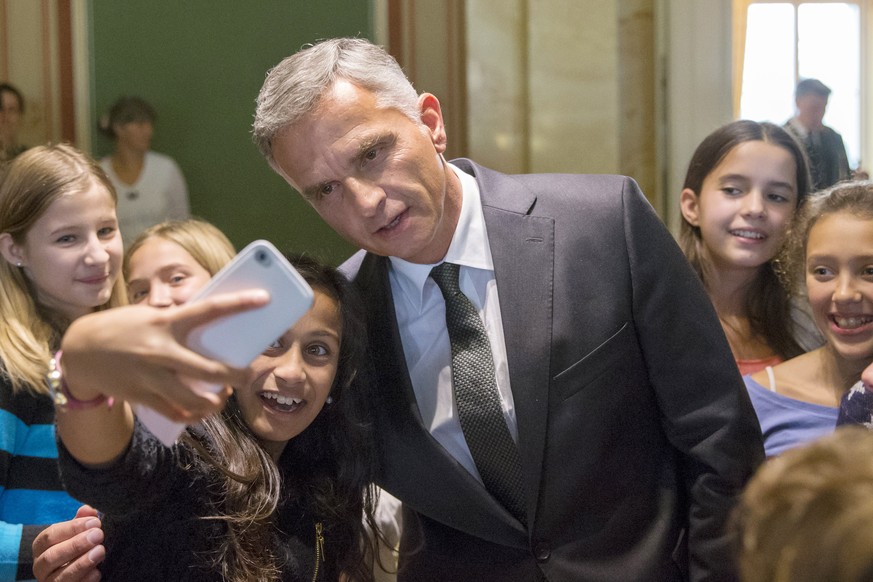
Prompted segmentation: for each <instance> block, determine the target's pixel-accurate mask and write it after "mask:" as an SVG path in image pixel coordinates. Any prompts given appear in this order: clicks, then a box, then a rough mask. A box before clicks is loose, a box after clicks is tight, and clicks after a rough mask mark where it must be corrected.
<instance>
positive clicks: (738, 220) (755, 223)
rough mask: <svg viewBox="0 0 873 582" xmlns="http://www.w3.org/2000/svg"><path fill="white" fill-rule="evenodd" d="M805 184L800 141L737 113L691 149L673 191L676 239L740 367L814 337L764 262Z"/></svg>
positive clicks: (772, 358) (757, 364)
mask: <svg viewBox="0 0 873 582" xmlns="http://www.w3.org/2000/svg"><path fill="white" fill-rule="evenodd" d="M808 192H809V173H808V171H807V167H806V160H805V156H804V155H803V152H802V151H801V149H800V146H799V145H798V144H797V142H796V141H795V140H794V139H793V138H792V137H791V136H790V135H789V134H788V133H787V132H786V131H785V130H783V129H781V128H780V127H778V126H776V125H773V124H771V123H757V122H754V121H748V120H740V121H734V122H732V123H728V124H727V125H724V126H722V127H720V128H718V129H716V130H715V131H713V132H712V133H711V134H709V135H708V136H707V137H706V138H705V139H704V140H703V141H702V142H701V143H700V145H699V146H698V147H697V149H696V150H695V152H694V155H693V156H692V157H691V162H690V163H689V165H688V172H687V173H686V175H685V184H684V188H683V190H682V193H681V195H680V199H679V204H680V209H681V212H682V224H681V226H680V234H679V241H680V244H681V246H682V249H683V250H684V252H685V256H686V257H688V260H689V262H690V263H691V265H692V267H694V270H695V271H696V272H697V274H698V276H699V277H700V279H701V280H702V281H703V284H704V286H705V287H706V291H707V293H708V294H709V298H710V299H711V300H712V303H713V305H714V306H715V310H716V312H717V313H718V317H719V321H720V322H721V325H722V328H723V329H724V332H725V335H726V336H727V338H728V342H729V343H730V346H731V351H732V352H733V354H734V358H735V360H736V362H737V366H738V367H739V369H740V373H741V374H749V373H751V372H755V371H757V370H761V369H763V368H765V367H766V366H768V365H774V364H776V363H779V362H781V361H783V360H786V359H788V358H791V357H794V356H796V355H798V354H800V353H802V352H803V351H806V350H809V349H812V348H814V347H817V346H818V345H820V344H821V340H820V339H819V338H818V337H817V335H816V332H815V328H814V325H813V323H812V321H811V320H810V318H809V317H808V315H807V314H806V313H805V309H804V308H803V306H802V303H799V302H795V303H792V302H791V301H790V300H789V292H788V290H787V289H786V288H785V286H784V285H783V283H782V281H781V280H780V279H779V277H778V276H777V274H776V272H775V270H774V268H773V259H774V257H775V256H776V254H777V253H778V252H779V250H780V248H781V245H782V242H783V240H784V237H785V232H786V231H787V230H788V228H789V226H790V224H791V220H792V218H793V217H794V213H795V211H796V210H797V208H798V206H800V204H801V202H802V201H803V199H804V197H806V195H807V193H808Z"/></svg>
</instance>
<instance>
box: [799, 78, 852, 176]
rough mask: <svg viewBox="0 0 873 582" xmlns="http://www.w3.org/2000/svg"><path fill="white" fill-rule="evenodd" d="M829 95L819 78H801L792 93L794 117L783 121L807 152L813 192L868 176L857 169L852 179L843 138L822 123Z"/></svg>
mask: <svg viewBox="0 0 873 582" xmlns="http://www.w3.org/2000/svg"><path fill="white" fill-rule="evenodd" d="M830 95H831V90H830V87H828V86H827V85H825V84H824V83H822V82H821V81H819V80H818V79H803V80H802V81H800V82H799V83H798V84H797V88H796V89H795V91H794V104H795V107H796V111H795V115H794V117H792V118H791V119H789V120H788V121H787V122H785V128H786V129H787V130H788V131H789V132H790V133H791V134H792V135H793V136H794V137H795V138H796V139H797V141H799V142H800V143H801V144H802V145H803V147H804V149H805V150H806V155H807V157H808V158H809V169H810V173H811V174H812V189H813V190H821V189H823V188H827V187H829V186H833V185H834V184H836V183H837V182H839V181H841V180H848V179H850V178H852V177H857V178H860V179H863V178H866V177H867V174H866V173H865V172H863V171H860V170H859V171H858V175H857V176H854V174H855V173H854V172H852V170H851V169H850V168H849V159H848V157H847V156H846V146H845V145H844V144H843V137H842V136H841V135H840V134H839V133H837V132H836V131H834V130H833V129H832V128H830V127H828V126H826V125H825V124H824V123H823V120H824V115H825V110H826V109H827V106H828V99H829V98H830Z"/></svg>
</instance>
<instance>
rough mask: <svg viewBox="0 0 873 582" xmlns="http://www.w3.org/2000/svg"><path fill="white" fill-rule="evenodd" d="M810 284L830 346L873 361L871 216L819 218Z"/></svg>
mask: <svg viewBox="0 0 873 582" xmlns="http://www.w3.org/2000/svg"><path fill="white" fill-rule="evenodd" d="M806 287H807V291H808V294H809V304H810V307H811V308H812V313H813V317H814V318H815V322H816V325H817V326H818V328H819V329H820V330H821V331H822V333H823V334H824V336H825V338H826V339H827V342H828V345H829V346H830V347H831V348H832V349H833V350H835V351H836V353H837V354H839V355H840V356H841V357H842V358H844V359H846V360H852V361H857V362H859V363H860V364H861V365H862V367H863V366H864V365H866V364H867V363H869V362H870V361H871V360H873V220H870V219H869V218H861V217H858V216H855V215H854V214H852V213H849V212H837V213H834V214H829V215H826V216H823V217H821V218H820V219H819V220H818V221H817V222H816V223H815V224H814V225H813V227H812V228H811V229H810V232H809V239H808V240H807V244H806Z"/></svg>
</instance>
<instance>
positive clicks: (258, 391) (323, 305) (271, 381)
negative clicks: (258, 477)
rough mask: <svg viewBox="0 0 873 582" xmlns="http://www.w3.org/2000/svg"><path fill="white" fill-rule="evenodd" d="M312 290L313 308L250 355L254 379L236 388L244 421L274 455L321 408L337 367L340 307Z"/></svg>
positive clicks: (277, 455)
mask: <svg viewBox="0 0 873 582" xmlns="http://www.w3.org/2000/svg"><path fill="white" fill-rule="evenodd" d="M314 291H315V300H314V302H313V304H312V308H311V309H310V310H309V311H307V312H306V314H304V315H303V317H301V318H300V319H299V320H298V321H297V323H296V324H294V327H292V328H291V329H289V330H288V331H286V332H285V333H284V334H283V335H282V337H280V338H279V339H278V340H276V342H274V343H273V345H272V346H271V347H270V348H268V349H267V350H266V351H265V352H264V353H263V354H262V355H260V356H258V357H257V358H256V359H255V361H254V362H253V363H252V365H251V367H252V369H253V370H254V371H255V374H254V379H253V381H252V382H251V383H250V384H249V385H248V386H244V387H242V388H236V389H235V394H236V400H237V403H238V404H239V408H240V410H241V412H242V417H243V420H244V421H245V423H246V424H247V425H248V426H249V428H250V429H251V430H252V432H253V433H254V435H255V436H256V437H257V438H258V440H259V441H260V442H261V445H262V446H263V447H264V448H265V449H266V450H267V452H268V453H270V455H271V456H272V457H273V458H274V459H278V458H279V456H280V455H281V454H282V451H283V450H284V448H285V445H286V444H287V442H288V441H289V440H290V439H292V438H294V437H295V436H297V435H299V434H300V433H301V432H303V430H304V429H305V428H306V427H308V426H309V425H310V424H311V423H312V421H313V420H315V417H316V416H318V413H319V412H321V409H322V408H323V407H324V405H325V401H326V400H327V397H328V396H329V395H330V391H331V387H332V386H333V381H334V378H335V376H336V372H337V367H338V365H339V351H340V342H341V340H342V320H341V316H340V310H339V306H338V304H337V302H336V300H334V299H333V298H332V297H330V296H329V295H327V294H325V293H324V292H322V291H321V290H319V289H318V288H317V287H316V288H314Z"/></svg>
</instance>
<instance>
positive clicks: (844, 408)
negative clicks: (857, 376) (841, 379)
mask: <svg viewBox="0 0 873 582" xmlns="http://www.w3.org/2000/svg"><path fill="white" fill-rule="evenodd" d="M843 424H860V425H863V426H866V427H867V428H870V429H873V388H871V387H870V386H867V385H866V384H864V383H863V382H858V383H857V384H855V385H854V386H852V387H851V388H849V391H848V392H846V393H845V394H843V397H842V398H841V399H840V413H839V415H838V416H837V426H841V425H843Z"/></svg>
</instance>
